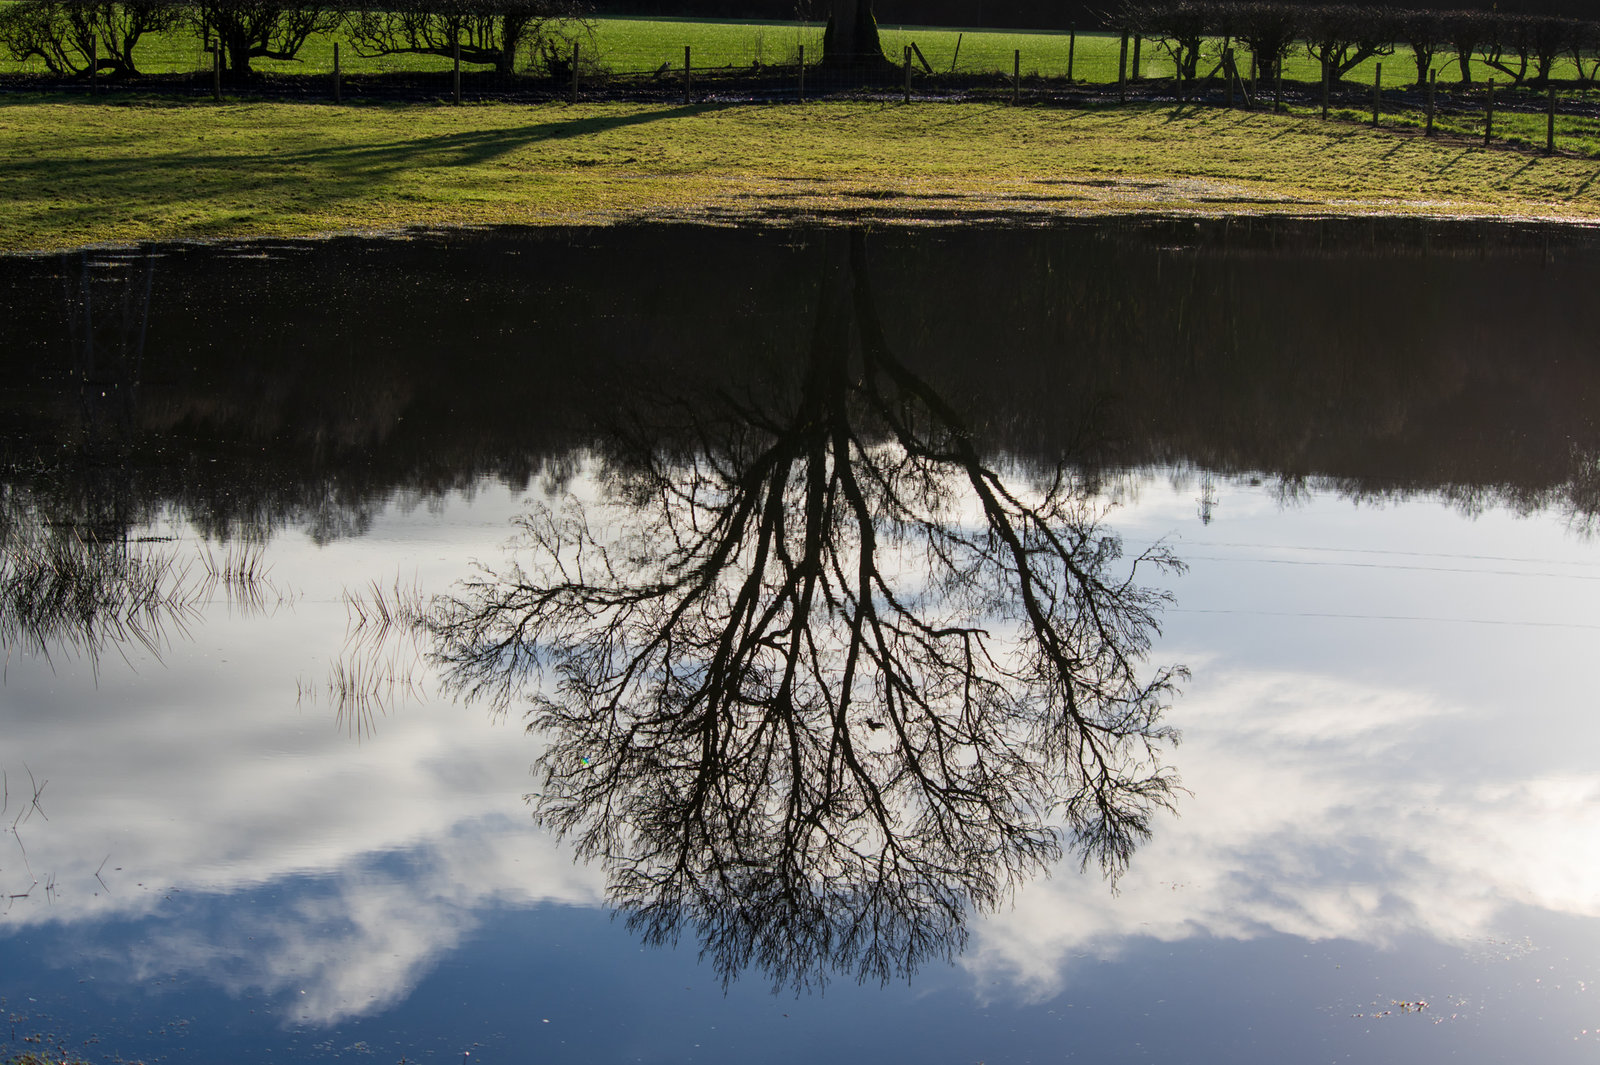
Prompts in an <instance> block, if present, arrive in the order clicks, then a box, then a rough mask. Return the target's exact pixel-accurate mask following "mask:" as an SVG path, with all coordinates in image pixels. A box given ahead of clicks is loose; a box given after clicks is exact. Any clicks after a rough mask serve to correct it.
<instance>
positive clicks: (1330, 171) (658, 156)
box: [0, 97, 1600, 251]
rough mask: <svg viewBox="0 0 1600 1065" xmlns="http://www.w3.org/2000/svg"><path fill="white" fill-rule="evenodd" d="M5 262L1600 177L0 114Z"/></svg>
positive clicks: (173, 109)
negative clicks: (89, 247)
mask: <svg viewBox="0 0 1600 1065" xmlns="http://www.w3.org/2000/svg"><path fill="white" fill-rule="evenodd" d="M0 142H4V143H5V144H6V146H7V153H8V162H7V165H6V166H5V167H3V168H0V202H4V203H6V204H7V210H6V211H5V212H0V250H7V251H19V250H26V249H49V248H66V247H73V246H77V245H83V244H90V243H98V242H128V241H138V240H147V239H167V238H177V237H241V236H257V235H269V234H270V235H307V234H317V233H330V232H339V231H349V230H392V229H403V228H406V227H410V226H450V225H490V224H507V223H515V224H541V223H568V222H575V221H590V222H604V221H608V220H616V219H633V218H692V219H694V218H698V219H703V218H725V219H726V218H731V219H740V218H772V217H779V216H789V217H815V216H818V215H834V216H846V217H880V218H887V219H903V220H912V221H915V220H921V219H951V218H974V217H979V218H981V217H991V216H996V215H1004V216H1010V217H1026V218H1032V219H1048V218H1051V217H1061V216H1069V215H1088V214H1105V213H1118V212H1152V211H1153V212H1201V213H1208V214H1222V213H1238V212H1290V213H1299V214H1304V213H1341V214H1344V213H1363V212H1407V213H1417V212H1423V213H1434V214H1458V215H1459V214H1470V215H1516V216H1526V217H1545V218H1563V219H1573V220H1588V219H1593V218H1596V217H1597V216H1600V182H1597V179H1600V164H1597V163H1595V162H1593V161H1588V160H1582V159H1575V158H1570V157H1561V156H1557V157H1553V158H1545V157H1543V156H1540V155H1536V154H1533V153H1519V152H1510V151H1504V150H1498V151H1485V150H1483V149H1481V148H1477V147H1474V146H1472V145H1470V144H1463V143H1460V142H1446V143H1441V142H1437V141H1430V140H1425V139H1423V138H1421V137H1418V136H1411V135H1405V134H1402V133H1396V132H1390V131H1385V130H1379V131H1373V130H1371V129H1369V128H1366V127H1362V126H1356V125H1346V124H1341V123H1324V122H1320V121H1317V120H1314V119H1309V118H1305V117H1300V116H1293V115H1289V116H1274V115H1270V114H1249V113H1245V112H1228V111H1220V110H1200V111H1195V110H1186V111H1177V110H1174V109H1172V108H1170V107H1158V106H1153V105H1143V106H1134V107H1128V108H1123V109H1116V110H1105V111H1069V110H1060V109H1047V108H1029V107H1020V108H1019V107H1003V106H985V105H975V104H923V105H912V106H909V107H907V106H903V105H898V104H878V103H830V104H817V105H808V106H806V107H795V106H770V105H769V106H759V105H749V106H723V107H717V106H709V105H707V106H693V107H683V106H660V105H650V106H646V105H629V104H580V105H575V106H573V105H560V104H552V105H544V106H538V107H527V106H513V105H484V106H477V107H463V108H452V107H430V106H389V107H379V106H365V107H333V106H327V105H313V104H287V103H262V102H250V103H232V104H224V105H222V106H212V105H200V104H194V105H173V104H170V103H166V102H162V101H155V102H151V103H144V104H135V105H121V106H108V105H104V104H96V103H91V102H86V101H84V100H82V99H81V98H73V99H68V98H65V97H31V98H29V97H15V98H11V99H10V100H8V101H7V102H6V104H4V105H0Z"/></svg>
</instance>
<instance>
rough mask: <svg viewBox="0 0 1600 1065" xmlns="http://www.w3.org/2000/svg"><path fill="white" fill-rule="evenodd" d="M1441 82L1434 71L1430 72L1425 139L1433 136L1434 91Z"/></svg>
mask: <svg viewBox="0 0 1600 1065" xmlns="http://www.w3.org/2000/svg"><path fill="white" fill-rule="evenodd" d="M1438 82H1439V75H1438V74H1437V73H1436V72H1434V71H1433V70H1429V71H1428V126H1427V128H1426V129H1425V130H1423V134H1422V135H1423V136H1424V137H1431V136H1433V91H1434V89H1435V88H1436V87H1437V85H1438Z"/></svg>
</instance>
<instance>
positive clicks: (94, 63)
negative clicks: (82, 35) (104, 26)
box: [89, 36, 100, 94]
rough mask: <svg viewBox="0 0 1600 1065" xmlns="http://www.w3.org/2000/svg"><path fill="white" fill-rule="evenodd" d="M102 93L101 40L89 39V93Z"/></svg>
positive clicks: (96, 38)
mask: <svg viewBox="0 0 1600 1065" xmlns="http://www.w3.org/2000/svg"><path fill="white" fill-rule="evenodd" d="M99 91H100V38H98V37H92V36H91V37H90V38H89V92H90V93H91V94H93V93H96V92H99Z"/></svg>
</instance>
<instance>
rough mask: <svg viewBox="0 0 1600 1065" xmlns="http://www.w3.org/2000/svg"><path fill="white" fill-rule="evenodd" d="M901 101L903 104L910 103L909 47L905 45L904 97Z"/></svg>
mask: <svg viewBox="0 0 1600 1065" xmlns="http://www.w3.org/2000/svg"><path fill="white" fill-rule="evenodd" d="M901 99H902V102H904V103H910V102H911V46H910V45H909V44H908V45H906V84H905V95H904V96H903V97H902V98H901Z"/></svg>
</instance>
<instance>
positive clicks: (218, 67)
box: [211, 33, 222, 104]
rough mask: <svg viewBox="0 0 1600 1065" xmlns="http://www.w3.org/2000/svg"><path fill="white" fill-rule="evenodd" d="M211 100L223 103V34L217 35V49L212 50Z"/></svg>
mask: <svg viewBox="0 0 1600 1065" xmlns="http://www.w3.org/2000/svg"><path fill="white" fill-rule="evenodd" d="M211 99H212V100H214V101H215V102H217V103H219V104H220V103H221V102H222V34H220V33H219V34H217V41H216V47H214V48H213V49H211Z"/></svg>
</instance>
